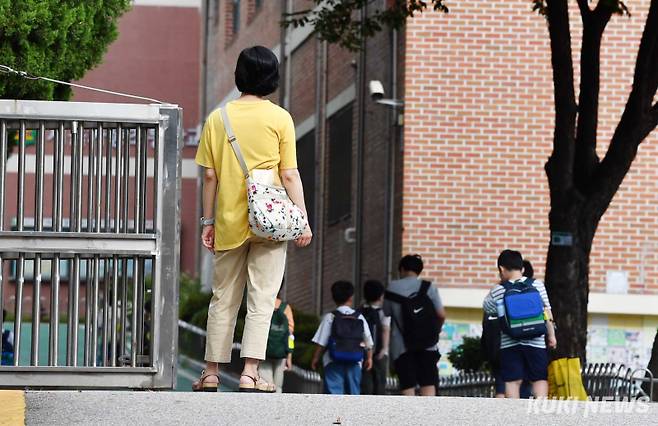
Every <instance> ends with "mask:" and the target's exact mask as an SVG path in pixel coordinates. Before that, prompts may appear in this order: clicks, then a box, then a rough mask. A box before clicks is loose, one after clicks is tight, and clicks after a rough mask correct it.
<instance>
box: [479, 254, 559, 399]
mask: <svg viewBox="0 0 658 426" xmlns="http://www.w3.org/2000/svg"><path fill="white" fill-rule="evenodd" d="M498 272H499V274H500V278H501V284H497V285H496V286H495V287H494V288H493V289H491V291H490V292H489V294H488V295H487V297H485V299H484V303H483V307H484V311H485V313H487V314H489V315H495V316H496V317H497V318H498V320H499V324H500V328H501V335H500V354H499V363H500V375H501V378H502V380H503V381H504V382H505V396H506V397H507V398H519V393H520V387H521V383H522V382H523V380H524V379H527V380H529V381H530V382H531V383H532V393H533V395H534V396H535V397H536V398H538V397H546V396H547V395H548V381H547V380H548V353H547V351H546V344H547V343H548V346H549V347H550V348H555V346H556V345H557V341H556V339H555V329H554V328H553V316H552V313H551V304H550V302H549V300H548V294H547V293H546V287H544V284H543V283H542V282H541V281H539V280H536V279H534V278H528V277H525V276H523V257H522V256H521V253H519V252H518V251H513V250H504V251H503V252H502V253H501V254H500V256H499V257H498Z"/></svg>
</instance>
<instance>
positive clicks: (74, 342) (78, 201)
mask: <svg viewBox="0 0 658 426" xmlns="http://www.w3.org/2000/svg"><path fill="white" fill-rule="evenodd" d="M77 124H78V127H77V129H76V132H77V138H76V145H77V147H78V149H77V157H76V164H77V165H76V173H77V177H76V181H77V182H78V186H77V188H76V189H77V191H76V193H75V194H73V196H74V197H75V206H76V207H75V232H76V233H78V234H79V233H80V232H82V194H83V188H82V177H83V175H82V172H83V170H82V165H83V164H82V161H83V157H84V155H83V149H82V147H83V139H84V127H83V124H82V123H81V122H80V123H77ZM87 272H88V271H87ZM87 275H89V274H87ZM79 316H80V255H79V254H77V253H76V254H74V255H73V313H72V318H73V319H72V331H73V332H72V333H71V352H72V357H71V363H72V365H73V366H74V367H75V366H77V365H78V331H79V322H80V321H79Z"/></svg>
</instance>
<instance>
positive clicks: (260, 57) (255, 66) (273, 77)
mask: <svg viewBox="0 0 658 426" xmlns="http://www.w3.org/2000/svg"><path fill="white" fill-rule="evenodd" d="M235 85H236V86H237V87H238V90H239V91H240V92H242V93H246V94H249V95H256V96H267V95H269V94H271V93H274V92H275V91H276V89H277V88H278V87H279V60H278V59H277V58H276V55H274V53H273V52H272V51H271V50H270V49H268V48H267V47H263V46H253V47H248V48H246V49H244V50H243V51H242V52H240V56H239V57H238V63H237V64H236V65H235Z"/></svg>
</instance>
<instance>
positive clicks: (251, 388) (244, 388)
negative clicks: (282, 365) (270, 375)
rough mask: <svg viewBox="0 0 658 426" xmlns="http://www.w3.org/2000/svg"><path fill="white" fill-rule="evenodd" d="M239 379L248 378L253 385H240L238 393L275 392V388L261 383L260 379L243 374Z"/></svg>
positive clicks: (269, 384)
mask: <svg viewBox="0 0 658 426" xmlns="http://www.w3.org/2000/svg"><path fill="white" fill-rule="evenodd" d="M240 377H249V378H250V379H251V380H252V381H253V382H254V383H240V387H239V389H238V390H239V391H240V392H262V393H274V392H276V386H275V385H273V384H271V383H267V382H265V381H264V380H263V381H261V378H260V377H259V378H255V377H252V376H250V375H248V374H243V375H241V376H240Z"/></svg>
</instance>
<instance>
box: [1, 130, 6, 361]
mask: <svg viewBox="0 0 658 426" xmlns="http://www.w3.org/2000/svg"><path fill="white" fill-rule="evenodd" d="M6 164H7V123H6V122H5V120H0V231H4V229H5V175H6V172H7V166H6ZM3 293H4V263H3V262H2V253H0V329H2V328H3V323H4V321H5V318H4V313H3V310H2V307H3V306H4V299H3V297H2V295H3ZM0 353H2V339H0Z"/></svg>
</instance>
